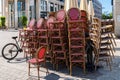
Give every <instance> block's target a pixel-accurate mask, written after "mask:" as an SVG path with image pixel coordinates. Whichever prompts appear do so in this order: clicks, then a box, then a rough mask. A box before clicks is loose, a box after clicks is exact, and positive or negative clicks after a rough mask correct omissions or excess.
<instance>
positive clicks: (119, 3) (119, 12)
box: [112, 0, 120, 37]
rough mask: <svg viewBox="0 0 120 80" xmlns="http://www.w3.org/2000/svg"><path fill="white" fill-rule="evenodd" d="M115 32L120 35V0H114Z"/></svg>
mask: <svg viewBox="0 0 120 80" xmlns="http://www.w3.org/2000/svg"><path fill="white" fill-rule="evenodd" d="M112 5H113V19H114V22H115V34H116V36H119V37H120V9H119V8H120V0H112Z"/></svg>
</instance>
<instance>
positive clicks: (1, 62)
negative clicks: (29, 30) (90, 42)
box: [0, 30, 120, 80]
mask: <svg viewBox="0 0 120 80" xmlns="http://www.w3.org/2000/svg"><path fill="white" fill-rule="evenodd" d="M17 35H18V31H17V30H8V31H1V30H0V52H1V50H2V47H3V46H4V45H5V44H7V43H9V42H13V40H12V39H11V37H12V36H17ZM116 41H117V47H116V52H115V58H114V59H113V64H112V71H110V70H109V68H108V67H107V66H106V67H104V68H100V69H99V70H98V71H96V72H94V73H90V72H89V73H87V74H86V75H84V74H83V73H82V70H81V69H80V68H74V69H73V74H74V75H73V76H70V75H69V73H68V71H67V69H66V68H61V69H59V70H58V71H55V70H53V69H52V68H51V65H48V64H47V66H48V68H49V75H47V76H46V69H44V68H40V80H120V40H119V39H116ZM18 59H21V60H20V61H18ZM27 72H28V63H27V62H26V60H25V59H24V58H23V53H20V54H19V55H18V56H17V58H16V59H14V60H13V61H11V62H7V61H6V60H5V59H3V57H2V56H1V54H0V80H37V71H36V69H31V75H32V76H30V77H29V76H28V73H27Z"/></svg>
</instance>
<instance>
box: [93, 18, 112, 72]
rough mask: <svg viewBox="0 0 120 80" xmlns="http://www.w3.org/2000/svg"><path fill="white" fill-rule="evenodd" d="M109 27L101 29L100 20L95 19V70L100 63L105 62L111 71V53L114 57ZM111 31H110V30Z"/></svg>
mask: <svg viewBox="0 0 120 80" xmlns="http://www.w3.org/2000/svg"><path fill="white" fill-rule="evenodd" d="M107 28H109V27H108V26H104V27H101V22H100V20H99V19H98V18H94V19H93V27H92V33H93V35H92V40H93V42H94V44H95V48H94V49H95V50H94V51H95V69H96V67H97V65H98V63H99V62H100V61H105V62H106V63H107V64H108V65H109V68H110V70H111V60H112V58H111V53H112V55H113V48H112V46H111V44H112V42H111V37H110V36H109V35H108V34H109V31H107V30H106V29H107ZM109 30H110V29H109Z"/></svg>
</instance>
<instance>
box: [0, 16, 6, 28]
mask: <svg viewBox="0 0 120 80" xmlns="http://www.w3.org/2000/svg"><path fill="white" fill-rule="evenodd" d="M5 22H6V18H5V17H4V16H2V17H1V26H2V28H3V29H5V28H6V26H5Z"/></svg>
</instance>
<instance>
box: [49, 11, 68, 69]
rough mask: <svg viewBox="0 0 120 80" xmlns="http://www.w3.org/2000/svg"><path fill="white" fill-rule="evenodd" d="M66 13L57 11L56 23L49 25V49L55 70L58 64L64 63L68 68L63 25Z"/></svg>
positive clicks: (65, 33)
mask: <svg viewBox="0 0 120 80" xmlns="http://www.w3.org/2000/svg"><path fill="white" fill-rule="evenodd" d="M65 17H66V13H65V11H64V10H59V11H58V12H56V21H54V22H53V23H50V24H51V25H53V27H51V32H50V37H51V48H52V52H53V54H54V59H55V62H54V64H55V68H56V69H58V65H59V64H60V63H63V62H65V64H66V66H67V67H68V58H67V51H68V50H67V48H66V47H67V32H66V31H67V30H66V24H65Z"/></svg>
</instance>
